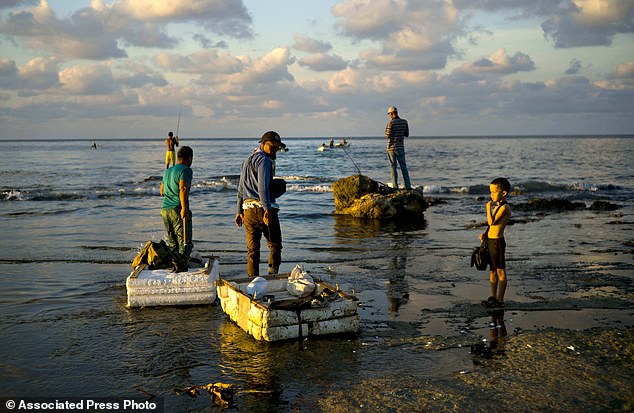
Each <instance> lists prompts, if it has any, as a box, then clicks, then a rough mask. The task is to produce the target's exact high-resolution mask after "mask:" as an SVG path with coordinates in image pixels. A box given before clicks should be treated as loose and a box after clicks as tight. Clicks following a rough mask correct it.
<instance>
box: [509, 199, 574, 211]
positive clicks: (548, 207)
mask: <svg viewBox="0 0 634 413" xmlns="http://www.w3.org/2000/svg"><path fill="white" fill-rule="evenodd" d="M513 209H514V210H518V211H574V210H579V209H586V204H584V203H583V202H571V201H569V200H567V199H561V198H551V199H549V198H532V199H529V200H528V202H526V203H524V204H513Z"/></svg>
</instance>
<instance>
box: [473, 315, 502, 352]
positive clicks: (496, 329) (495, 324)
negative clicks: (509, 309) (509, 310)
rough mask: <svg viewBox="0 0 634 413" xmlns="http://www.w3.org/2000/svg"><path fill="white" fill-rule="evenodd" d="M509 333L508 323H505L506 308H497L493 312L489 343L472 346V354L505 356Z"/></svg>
mask: <svg viewBox="0 0 634 413" xmlns="http://www.w3.org/2000/svg"><path fill="white" fill-rule="evenodd" d="M507 335H508V333H507V331H506V324H505V323H504V310H495V311H494V312H493V313H492V314H491V322H490V323H489V342H488V344H486V343H480V344H476V345H475V346H471V354H473V355H475V356H477V357H480V358H485V359H491V358H496V357H501V356H503V355H504V345H505V343H506V336H507ZM476 364H477V363H476Z"/></svg>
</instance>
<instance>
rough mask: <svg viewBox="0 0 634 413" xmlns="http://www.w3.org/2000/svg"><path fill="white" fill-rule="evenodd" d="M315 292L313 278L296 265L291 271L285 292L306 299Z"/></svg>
mask: <svg viewBox="0 0 634 413" xmlns="http://www.w3.org/2000/svg"><path fill="white" fill-rule="evenodd" d="M314 290H315V282H314V281H313V277H311V276H310V275H308V273H307V272H306V271H305V270H304V267H303V266H301V265H299V264H298V265H296V266H295V268H293V271H291V275H290V276H289V277H288V281H287V283H286V291H288V292H289V293H290V294H291V295H294V296H295V297H299V298H304V297H308V296H309V295H311V294H312V292H313V291H314Z"/></svg>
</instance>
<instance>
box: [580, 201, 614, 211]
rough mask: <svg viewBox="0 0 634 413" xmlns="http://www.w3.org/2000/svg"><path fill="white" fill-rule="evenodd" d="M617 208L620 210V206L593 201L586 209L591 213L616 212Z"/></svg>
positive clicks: (608, 202) (607, 202)
mask: <svg viewBox="0 0 634 413" xmlns="http://www.w3.org/2000/svg"><path fill="white" fill-rule="evenodd" d="M619 208H621V206H620V205H616V204H613V203H611V202H610V201H594V202H593V203H592V205H590V208H588V209H590V210H592V211H616V210H617V209H619Z"/></svg>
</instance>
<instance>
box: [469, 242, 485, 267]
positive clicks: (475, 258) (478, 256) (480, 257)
mask: <svg viewBox="0 0 634 413" xmlns="http://www.w3.org/2000/svg"><path fill="white" fill-rule="evenodd" d="M489 263H490V256H489V241H488V239H487V238H484V239H483V240H482V244H480V246H479V247H475V248H474V249H473V252H472V253H471V266H472V267H473V266H474V265H475V267H476V269H477V270H479V271H486V269H487V266H488V265H489Z"/></svg>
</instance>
